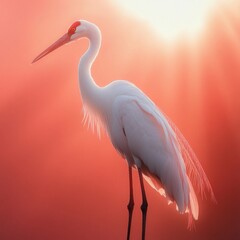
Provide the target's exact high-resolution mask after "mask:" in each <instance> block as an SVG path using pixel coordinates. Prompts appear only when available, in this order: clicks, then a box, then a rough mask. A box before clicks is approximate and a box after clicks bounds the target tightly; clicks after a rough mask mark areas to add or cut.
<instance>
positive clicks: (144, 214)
mask: <svg viewBox="0 0 240 240" xmlns="http://www.w3.org/2000/svg"><path fill="white" fill-rule="evenodd" d="M138 174H139V180H140V185H141V190H142V205H141V210H142V240H145V230H146V219H147V208H148V202H147V197H146V193H145V189H144V184H143V176H142V171H141V169H139V168H138Z"/></svg>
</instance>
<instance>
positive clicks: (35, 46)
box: [0, 0, 240, 240]
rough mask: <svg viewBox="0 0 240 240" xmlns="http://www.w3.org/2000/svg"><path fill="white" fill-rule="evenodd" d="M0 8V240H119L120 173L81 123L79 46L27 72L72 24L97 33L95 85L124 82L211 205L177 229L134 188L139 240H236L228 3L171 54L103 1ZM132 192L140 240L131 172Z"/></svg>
mask: <svg viewBox="0 0 240 240" xmlns="http://www.w3.org/2000/svg"><path fill="white" fill-rule="evenodd" d="M0 5H1V14H0V29H1V44H0V52H1V60H0V61H1V62H0V63H1V65H0V67H1V69H0V70H1V71H0V74H1V78H0V79H1V80H0V114H1V115H0V136H1V138H0V141H1V143H0V148H1V151H0V239H1V240H19V239H22V240H23V239H24V240H28V239H29V240H33V239H34V240H43V239H44V240H55V239H56V240H65V239H71V240H76V239H81V240H87V239H89V240H92V239H110V240H111V239H115V240H122V239H125V236H126V230H127V229H126V227H127V209H126V205H127V202H128V171H127V165H126V163H125V162H124V161H123V160H122V159H121V158H120V156H119V155H118V154H117V153H116V152H115V150H114V149H113V147H112V146H111V144H110V141H109V140H108V139H107V137H106V136H103V137H102V140H101V141H99V140H98V138H97V137H96V135H94V134H92V133H91V132H90V131H88V130H87V128H85V127H83V124H82V123H81V121H82V117H83V114H82V111H81V107H82V104H81V99H80V95H79V89H78V78H77V64H78V61H79V56H80V55H81V54H83V53H84V51H85V49H86V47H87V40H81V41H80V42H78V43H75V44H72V45H67V46H64V47H62V48H61V49H59V50H57V51H56V52H54V53H52V54H51V55H49V56H48V57H46V58H44V59H42V60H41V61H39V62H37V63H36V64H34V65H31V64H30V63H31V61H32V60H33V58H34V57H36V55H38V54H39V53H40V52H41V51H42V50H44V49H45V48H46V47H47V46H48V45H50V44H51V43H52V42H54V41H55V40H56V39H57V38H58V37H60V36H61V35H62V34H63V33H64V32H66V31H67V29H68V26H69V25H70V24H71V23H72V22H74V21H75V20H76V19H87V20H90V21H94V22H95V23H96V24H97V25H98V26H99V27H100V28H101V30H102V35H103V45H102V49H101V52H100V54H99V57H98V59H97V60H96V63H95V64H94V67H93V75H94V77H95V79H96V81H97V83H99V84H100V85H105V84H107V83H109V82H110V81H112V80H113V79H129V80H130V81H132V82H133V83H135V84H136V85H137V86H139V87H140V88H141V89H142V90H143V91H144V92H146V93H147V94H148V95H149V96H150V97H151V98H152V99H153V100H154V101H155V102H156V104H157V105H158V106H160V107H161V109H162V110H163V111H164V112H166V113H167V114H168V115H169V116H170V118H171V119H172V120H173V121H174V122H175V123H176V124H177V126H178V127H179V128H180V130H181V131H182V132H183V134H184V135H185V136H186V138H187V139H188V140H189V142H190V143H191V145H192V146H193V149H194V150H195V151H196V153H197V155H198V157H199V159H200V161H201V163H202V165H203V167H204V169H205V171H206V173H207V175H208V176H209V179H210V181H211V183H212V186H213V189H214V192H215V195H216V198H217V201H218V204H213V203H212V202H211V201H209V200H201V199H200V200H199V204H200V216H199V221H198V222H197V223H196V231H188V230H187V229H186V225H187V216H186V215H183V216H182V215H179V214H178V213H177V212H176V211H175V209H174V207H172V206H167V203H166V201H165V200H164V199H163V198H162V197H160V196H159V195H158V194H157V193H156V192H155V191H153V190H152V189H151V188H150V187H149V186H146V191H147V195H148V200H149V211H148V220H147V233H146V239H149V240H155V239H161V240H164V239H168V240H174V239H195V240H197V239H199V240H202V239H206V240H208V239H218V240H220V239H231V240H235V239H236V240H237V239H240V221H239V214H240V207H239V202H240V187H239V184H240V174H239V167H240V163H239V160H240V124H239V123H240V15H239V12H240V4H239V1H236V2H235V3H232V4H231V5H230V4H229V5H227V6H226V7H221V8H220V7H219V8H216V9H215V10H214V11H213V12H212V15H211V17H210V18H209V20H208V22H207V25H206V27H205V29H204V32H203V33H202V34H201V36H200V37H199V38H198V40H195V41H193V42H189V41H188V40H187V39H184V38H181V39H178V40H177V41H176V42H175V44H173V45H168V44H167V43H166V42H164V41H163V40H161V39H160V38H157V37H156V35H155V33H154V32H151V30H149V29H148V28H147V25H145V24H144V23H142V22H140V21H138V20H137V19H134V18H133V17H131V15H130V14H128V13H126V12H123V11H122V10H118V9H117V7H116V6H115V5H114V3H113V1H111V2H110V1H107V0H104V1H96V0H78V1H77V0H71V1H56V0H55V1H54V0H48V1H44V0H43V1H29V0H22V1H12V0H10V1H4V0H2V1H1V3H0ZM134 184H135V202H136V206H135V211H134V216H133V228H132V239H140V230H141V211H140V210H139V206H140V204H141V195H140V187H139V183H138V178H137V174H136V172H134Z"/></svg>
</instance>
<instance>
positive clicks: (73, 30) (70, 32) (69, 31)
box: [68, 21, 81, 37]
mask: <svg viewBox="0 0 240 240" xmlns="http://www.w3.org/2000/svg"><path fill="white" fill-rule="evenodd" d="M80 25H81V22H80V21H77V22H75V23H73V24H72V25H71V27H70V28H69V29H68V35H69V36H70V37H71V36H72V35H73V34H74V33H75V31H76V28H77V27H78V26H80Z"/></svg>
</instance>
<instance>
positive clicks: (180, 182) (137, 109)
mask: <svg viewBox="0 0 240 240" xmlns="http://www.w3.org/2000/svg"><path fill="white" fill-rule="evenodd" d="M116 106H118V107H116ZM115 109H117V112H116V114H117V115H118V119H120V121H121V123H120V124H121V127H122V128H123V129H124V132H125V135H126V141H127V145H128V149H129V151H130V152H131V154H132V157H133V159H134V162H135V165H136V166H137V167H138V168H141V169H142V171H143V173H144V175H145V179H146V180H147V181H148V183H149V184H150V185H151V186H152V187H154V188H155V189H156V190H157V191H159V192H160V194H162V195H166V197H168V198H169V199H170V200H171V201H175V202H176V204H177V207H178V209H179V211H180V212H181V213H183V212H186V211H189V212H190V214H191V215H193V217H194V218H195V219H197V217H198V203H197V199H196V196H195V193H194V190H193V188H192V185H191V183H190V180H189V179H188V176H187V174H186V167H185V163H184V160H183V158H182V155H181V151H179V144H178V141H177V138H176V135H175V132H174V131H173V130H172V128H171V126H170V125H169V123H168V121H167V119H166V118H165V117H164V115H163V114H161V112H160V111H159V110H158V109H157V108H156V107H155V105H154V104H153V103H152V102H151V101H150V100H149V99H148V98H147V97H145V96H141V97H136V96H135V97H130V96H120V97H118V99H117V101H116V104H115Z"/></svg>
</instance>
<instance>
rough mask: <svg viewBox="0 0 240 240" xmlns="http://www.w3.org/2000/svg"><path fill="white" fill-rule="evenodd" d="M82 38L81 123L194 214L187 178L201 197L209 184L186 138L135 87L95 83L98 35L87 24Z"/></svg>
mask: <svg viewBox="0 0 240 240" xmlns="http://www.w3.org/2000/svg"><path fill="white" fill-rule="evenodd" d="M84 24H86V27H87V32H86V37H87V38H88V39H89V40H90V46H89V49H88V51H87V52H86V53H85V54H84V55H83V56H82V58H81V60H80V64H79V83H80V90H81V96H82V100H83V104H84V114H85V121H88V123H89V124H90V125H92V127H94V126H96V127H97V130H98V132H99V128H100V126H103V127H104V128H105V129H106V131H107V133H108V135H109V137H110V139H111V141H112V144H113V146H114V147H115V148H116V149H117V151H118V152H119V153H120V154H121V155H122V156H123V157H124V158H125V159H126V160H127V161H128V163H129V164H130V165H131V166H133V167H137V168H140V169H141V170H142V173H143V174H144V178H145V180H146V181H147V182H148V183H149V184H150V185H151V186H152V187H153V188H154V189H156V190H157V191H158V192H159V193H160V194H161V195H163V196H165V197H167V199H168V200H169V201H171V202H175V203H176V206H177V209H178V210H179V212H180V213H184V212H188V213H189V226H191V223H192V219H193V218H194V219H197V218H198V201H197V198H196V194H195V192H194V189H193V186H192V183H191V181H193V183H194V185H195V187H196V188H197V190H199V191H200V192H201V194H202V195H203V194H204V193H205V190H208V191H209V192H210V194H211V196H212V198H214V195H213V191H212V188H211V185H210V183H209V181H208V178H207V177H206V175H205V173H204V171H203V169H202V167H201V164H200V163H199V161H198V159H197V158H196V156H195V154H194V152H193V151H192V149H191V147H190V146H189V144H188V142H187V141H186V140H185V138H184V137H183V136H182V134H181V133H180V131H179V130H178V129H177V128H176V126H175V125H174V124H173V123H172V122H171V121H170V120H169V119H168V118H167V116H166V115H165V114H163V113H162V112H161V111H160V110H159V109H158V108H157V107H156V105H155V104H154V103H153V102H152V101H151V100H150V99H149V98H148V97H147V96H146V95H145V94H144V93H143V92H142V91H141V90H140V89H139V88H137V87H136V86H135V85H133V84H131V83H130V82H127V81H122V80H117V81H113V82H112V83H110V84H109V85H107V86H105V87H99V86H98V85H97V84H96V83H95V81H94V80H93V78H92V76H91V72H90V69H91V65H92V63H93V61H94V60H95V57H96V56H97V54H98V51H99V48H100V43H101V34H100V31H99V29H98V28H97V27H96V26H95V25H94V24H91V23H88V22H84Z"/></svg>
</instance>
